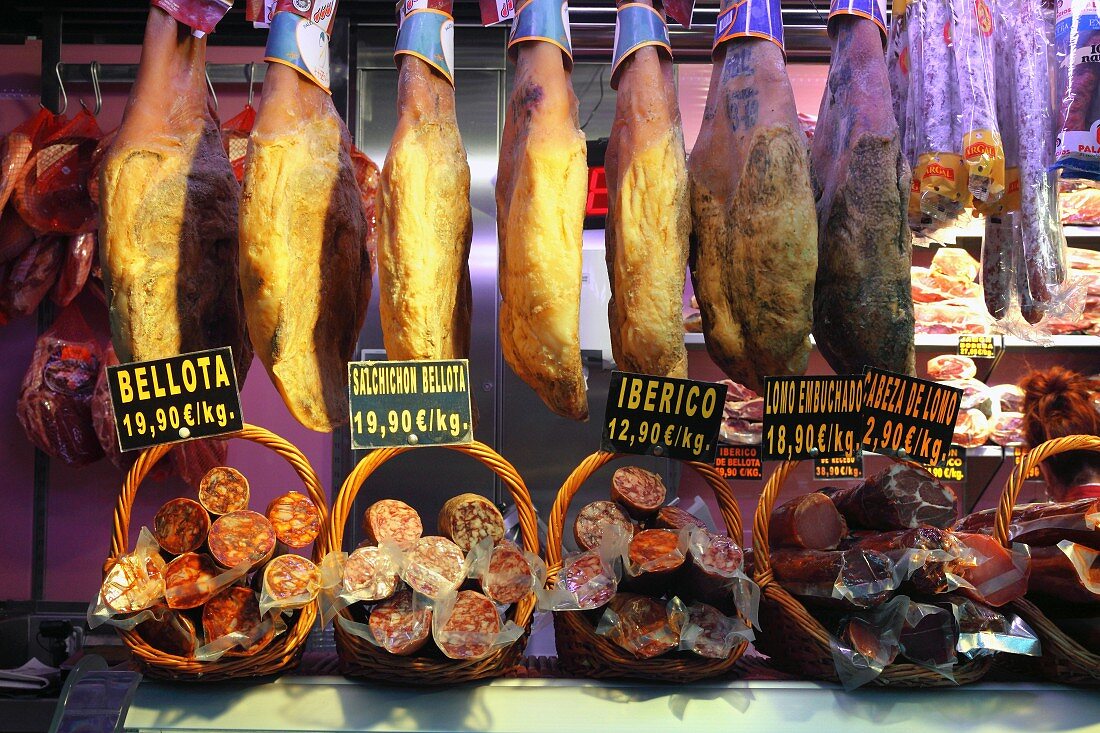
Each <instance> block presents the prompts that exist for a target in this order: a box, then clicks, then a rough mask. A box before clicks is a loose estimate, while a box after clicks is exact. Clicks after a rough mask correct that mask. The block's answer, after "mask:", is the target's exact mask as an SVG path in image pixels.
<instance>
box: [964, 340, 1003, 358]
mask: <svg viewBox="0 0 1100 733" xmlns="http://www.w3.org/2000/svg"><path fill="white" fill-rule="evenodd" d="M999 351H1000V347H999V345H998V344H997V341H996V340H995V339H994V338H993V337H992V336H972V335H969V336H959V348H958V351H957V352H956V353H957V354H958V355H959V356H969V357H970V358H971V359H995V358H997V354H998V352H999Z"/></svg>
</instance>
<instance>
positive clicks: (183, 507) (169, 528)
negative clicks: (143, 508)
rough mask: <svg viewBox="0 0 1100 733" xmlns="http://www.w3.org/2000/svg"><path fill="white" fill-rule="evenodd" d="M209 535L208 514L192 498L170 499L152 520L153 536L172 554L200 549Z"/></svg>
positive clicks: (162, 547) (163, 548)
mask: <svg viewBox="0 0 1100 733" xmlns="http://www.w3.org/2000/svg"><path fill="white" fill-rule="evenodd" d="M209 532H210V515H209V514H208V513H207V512H206V509H205V508H203V506H202V504H199V503H198V502H197V501H195V500H194V499H186V498H183V497H180V498H179V499H172V500H171V501H169V502H167V503H166V504H165V505H164V506H162V507H161V508H160V510H159V511H158V512H157V514H156V516H155V517H153V536H154V537H156V539H157V544H159V545H160V547H161V549H162V550H164V551H165V552H168V553H170V554H172V555H182V554H183V553H185V552H191V551H193V550H197V549H199V548H200V547H202V545H203V543H204V542H206V536H207V534H208V533H209Z"/></svg>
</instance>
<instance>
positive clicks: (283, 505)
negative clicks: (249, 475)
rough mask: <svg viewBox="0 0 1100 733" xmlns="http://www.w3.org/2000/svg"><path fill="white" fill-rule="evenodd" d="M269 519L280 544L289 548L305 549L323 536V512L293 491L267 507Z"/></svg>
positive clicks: (307, 498)
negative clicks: (319, 536) (318, 537)
mask: <svg viewBox="0 0 1100 733" xmlns="http://www.w3.org/2000/svg"><path fill="white" fill-rule="evenodd" d="M267 519H268V521H269V522H271V526H272V528H274V530H275V536H276V537H277V538H278V540H279V542H282V543H283V544H284V545H286V546H287V547H293V548H295V549H299V548H302V547H305V546H306V545H308V544H309V543H310V542H313V540H315V539H317V535H319V534H321V512H320V511H319V510H318V509H317V505H316V504H314V503H313V501H312V500H311V499H310V498H309V497H308V496H306V495H305V494H302V493H299V492H297V491H291V492H288V493H286V494H283V495H282V496H280V497H278V498H276V499H273V500H272V501H271V503H270V504H268V505H267Z"/></svg>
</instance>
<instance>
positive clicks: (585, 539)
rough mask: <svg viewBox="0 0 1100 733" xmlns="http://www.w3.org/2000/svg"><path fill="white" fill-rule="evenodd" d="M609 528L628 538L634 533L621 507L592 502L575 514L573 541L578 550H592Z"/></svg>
mask: <svg viewBox="0 0 1100 733" xmlns="http://www.w3.org/2000/svg"><path fill="white" fill-rule="evenodd" d="M611 526H615V527H618V528H619V530H620V531H622V532H623V533H624V534H625V535H626V536H628V537H629V536H630V535H632V534H633V533H634V524H633V523H632V522H631V521H630V517H628V516H627V514H626V512H625V511H623V509H622V507H620V506H619V505H618V504H616V503H615V502H613V501H594V502H592V503H591V504H587V505H586V506H585V507H584V508H583V509H581V510H580V512H579V513H578V514H577V519H576V521H575V522H573V539H575V540H576V541H577V547H579V548H580V549H582V550H594V549H596V548H597V547H599V546H600V542H601V541H602V540H603V536H604V532H605V531H607V529H608V528H609V527H611Z"/></svg>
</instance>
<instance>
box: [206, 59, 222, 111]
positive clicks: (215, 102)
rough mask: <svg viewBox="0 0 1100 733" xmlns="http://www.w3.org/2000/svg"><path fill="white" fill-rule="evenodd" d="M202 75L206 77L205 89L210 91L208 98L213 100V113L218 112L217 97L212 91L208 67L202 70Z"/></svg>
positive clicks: (212, 85) (212, 84)
mask: <svg viewBox="0 0 1100 733" xmlns="http://www.w3.org/2000/svg"><path fill="white" fill-rule="evenodd" d="M203 74H205V75H206V88H207V89H209V90H210V96H211V97H212V98H213V99H214V111H215V112H217V111H218V95H217V93H216V92H215V91H214V82H212V81H210V66H209V65H207V66H206V67H204V68H203Z"/></svg>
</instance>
